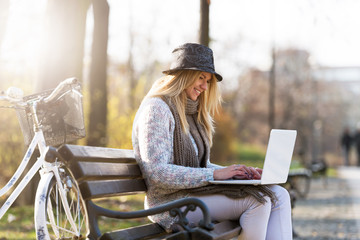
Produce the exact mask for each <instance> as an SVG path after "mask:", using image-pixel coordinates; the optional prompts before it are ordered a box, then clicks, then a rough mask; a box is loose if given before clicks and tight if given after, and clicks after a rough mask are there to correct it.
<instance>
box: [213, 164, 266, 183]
mask: <svg viewBox="0 0 360 240" xmlns="http://www.w3.org/2000/svg"><path fill="white" fill-rule="evenodd" d="M261 173H262V169H258V168H253V167H246V166H245V165H231V166H228V167H225V168H222V169H216V170H214V179H215V180H225V179H230V178H234V179H260V178H261Z"/></svg>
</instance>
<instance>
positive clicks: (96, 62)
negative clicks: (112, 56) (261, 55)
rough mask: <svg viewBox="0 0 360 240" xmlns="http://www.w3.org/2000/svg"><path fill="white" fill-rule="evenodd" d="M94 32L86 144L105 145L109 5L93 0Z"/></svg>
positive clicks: (105, 2)
mask: <svg viewBox="0 0 360 240" xmlns="http://www.w3.org/2000/svg"><path fill="white" fill-rule="evenodd" d="M92 4H93V11H94V34H93V43H92V52H91V70H90V90H89V91H90V115H89V128H88V131H87V132H88V138H87V144H88V145H90V146H105V145H106V143H107V139H106V129H107V123H106V122H107V86H106V85H107V84H106V82H107V70H106V68H107V46H108V31H109V30H108V27H109V5H108V2H107V1H98V0H93V1H92Z"/></svg>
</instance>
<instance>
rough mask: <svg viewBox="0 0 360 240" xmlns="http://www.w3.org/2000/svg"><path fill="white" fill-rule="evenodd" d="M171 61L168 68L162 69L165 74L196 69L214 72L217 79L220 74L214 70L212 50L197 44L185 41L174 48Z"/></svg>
mask: <svg viewBox="0 0 360 240" xmlns="http://www.w3.org/2000/svg"><path fill="white" fill-rule="evenodd" d="M172 53H173V58H174V59H173V61H172V63H171V66H170V69H169V70H166V71H163V73H165V74H171V73H173V72H175V71H178V70H183V69H187V70H198V71H202V72H208V73H213V74H215V76H216V78H217V80H218V81H221V80H222V76H221V75H220V74H218V73H216V72H215V66H214V57H213V52H212V50H211V49H210V48H208V47H206V46H204V45H201V44H197V43H185V44H184V45H181V46H179V47H177V48H175V49H174V51H173V52H172Z"/></svg>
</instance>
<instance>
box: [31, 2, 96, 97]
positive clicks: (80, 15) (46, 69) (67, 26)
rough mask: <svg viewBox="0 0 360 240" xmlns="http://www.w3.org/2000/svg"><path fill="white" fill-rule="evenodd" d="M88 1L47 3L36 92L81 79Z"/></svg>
mask: <svg viewBox="0 0 360 240" xmlns="http://www.w3.org/2000/svg"><path fill="white" fill-rule="evenodd" d="M89 5H90V2H89V0H79V1H71V0H65V1H63V0H61V1H59V0H49V1H48V3H47V9H46V18H45V21H44V23H45V26H44V39H43V44H42V45H43V46H44V47H43V49H42V53H41V55H40V57H41V59H40V66H39V69H40V70H39V81H38V83H37V90H38V91H42V90H46V89H51V88H54V87H55V86H56V85H57V84H58V83H59V82H60V81H62V80H64V79H66V78H69V77H76V78H78V79H79V80H81V79H82V71H83V58H84V39H85V25H86V15H87V10H88V8H89Z"/></svg>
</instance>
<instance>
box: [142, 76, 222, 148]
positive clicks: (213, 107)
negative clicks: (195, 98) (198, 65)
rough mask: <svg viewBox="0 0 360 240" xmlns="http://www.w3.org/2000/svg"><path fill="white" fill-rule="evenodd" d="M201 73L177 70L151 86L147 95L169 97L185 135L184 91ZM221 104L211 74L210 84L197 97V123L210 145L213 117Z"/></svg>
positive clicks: (185, 97) (186, 130)
mask: <svg viewBox="0 0 360 240" xmlns="http://www.w3.org/2000/svg"><path fill="white" fill-rule="evenodd" d="M200 74H201V71H195V70H179V71H176V72H174V73H172V74H171V75H166V76H164V77H162V78H160V79H158V80H157V81H155V83H154V84H153V86H152V88H151V89H150V91H149V93H148V94H147V95H146V97H147V98H149V97H169V98H170V99H171V101H172V103H173V104H174V105H175V107H176V110H177V112H178V113H179V116H180V122H181V128H182V130H183V131H184V132H185V133H188V131H189V124H188V122H187V120H186V116H185V104H186V99H187V95H186V92H185V89H186V88H188V87H189V86H191V85H192V84H193V83H194V82H195V81H196V80H197V79H198V78H199V76H200ZM220 103H221V96H220V90H219V86H218V84H217V79H216V77H215V75H214V74H212V77H211V80H210V83H209V85H208V88H207V90H206V91H204V92H203V93H202V94H201V95H200V96H199V109H198V110H199V111H198V117H197V119H198V121H199V123H200V124H202V125H203V126H204V128H205V131H206V134H207V136H208V139H209V143H210V146H211V145H212V136H213V133H214V131H215V128H214V121H213V116H214V115H215V113H216V112H217V111H218V108H219V107H220Z"/></svg>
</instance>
